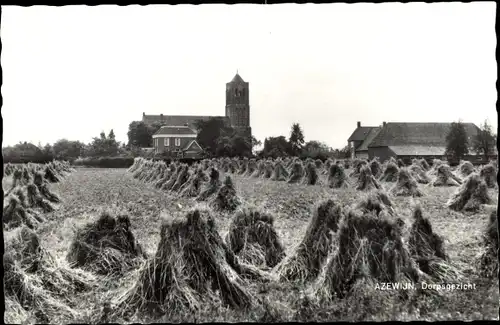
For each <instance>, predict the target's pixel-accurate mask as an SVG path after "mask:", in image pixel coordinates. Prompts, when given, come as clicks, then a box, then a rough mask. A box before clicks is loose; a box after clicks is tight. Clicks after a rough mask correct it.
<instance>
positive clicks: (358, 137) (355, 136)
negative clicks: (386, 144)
mask: <svg viewBox="0 0 500 325" xmlns="http://www.w3.org/2000/svg"><path fill="white" fill-rule="evenodd" d="M377 128H378V127H376V126H359V127H357V128H356V130H354V132H353V133H352V134H351V136H350V137H349V139H347V141H364V140H365V139H366V137H368V134H369V133H370V132H371V131H372V129H377Z"/></svg>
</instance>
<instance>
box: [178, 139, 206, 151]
mask: <svg viewBox="0 0 500 325" xmlns="http://www.w3.org/2000/svg"><path fill="white" fill-rule="evenodd" d="M189 148H192V149H194V150H203V149H202V148H201V146H200V145H199V144H198V141H196V139H195V140H192V141H190V142H189V143H188V144H187V145H186V146H185V147H184V149H183V150H186V151H187V150H189Z"/></svg>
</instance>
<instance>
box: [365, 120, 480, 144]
mask: <svg viewBox="0 0 500 325" xmlns="http://www.w3.org/2000/svg"><path fill="white" fill-rule="evenodd" d="M450 126H451V123H386V125H385V126H384V127H382V129H381V130H380V132H379V133H378V134H377V136H376V137H375V138H374V139H373V141H372V142H371V143H370V144H369V145H368V147H370V148H371V147H387V146H408V145H417V146H418V145H421V146H435V147H446V135H447V133H448V131H449V129H450ZM464 126H465V130H466V132H467V137H468V139H469V143H471V141H472V139H473V137H474V136H475V135H476V134H477V132H478V131H479V128H478V127H477V126H476V125H475V124H473V123H464Z"/></svg>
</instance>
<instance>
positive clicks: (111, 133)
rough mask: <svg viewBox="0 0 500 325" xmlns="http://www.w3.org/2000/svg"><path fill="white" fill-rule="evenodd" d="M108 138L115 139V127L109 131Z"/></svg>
mask: <svg viewBox="0 0 500 325" xmlns="http://www.w3.org/2000/svg"><path fill="white" fill-rule="evenodd" d="M108 139H110V140H115V132H113V129H111V131H109V135H108Z"/></svg>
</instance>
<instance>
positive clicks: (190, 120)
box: [142, 114, 229, 128]
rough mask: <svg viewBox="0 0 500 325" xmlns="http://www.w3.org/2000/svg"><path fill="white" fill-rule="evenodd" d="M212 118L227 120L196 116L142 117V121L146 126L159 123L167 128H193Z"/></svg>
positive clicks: (144, 115)
mask: <svg viewBox="0 0 500 325" xmlns="http://www.w3.org/2000/svg"><path fill="white" fill-rule="evenodd" d="M212 117H216V118H221V119H223V120H228V119H229V118H228V117H226V116H198V115H163V114H160V115H146V114H143V115H142V121H143V122H145V123H147V124H153V123H161V124H163V125H167V126H185V125H187V126H190V127H191V128H195V123H196V121H198V120H203V121H206V120H208V119H210V118H212Z"/></svg>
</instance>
